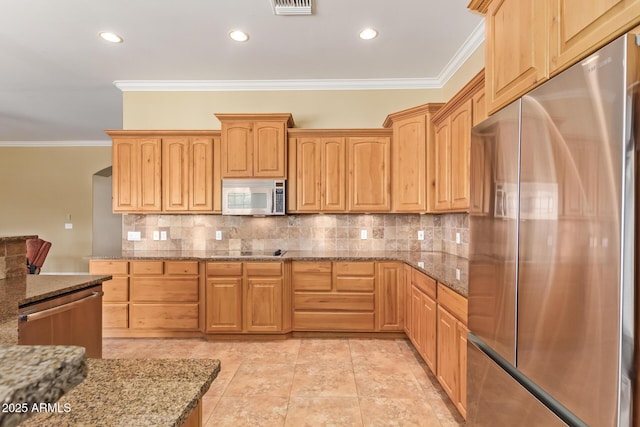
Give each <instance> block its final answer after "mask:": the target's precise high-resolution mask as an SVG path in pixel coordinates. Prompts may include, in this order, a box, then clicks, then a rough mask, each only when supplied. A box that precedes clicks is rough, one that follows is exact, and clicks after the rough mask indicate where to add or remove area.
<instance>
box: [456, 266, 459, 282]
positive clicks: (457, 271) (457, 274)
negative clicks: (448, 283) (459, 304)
mask: <svg viewBox="0 0 640 427" xmlns="http://www.w3.org/2000/svg"><path fill="white" fill-rule="evenodd" d="M456 280H460V269H459V268H456Z"/></svg>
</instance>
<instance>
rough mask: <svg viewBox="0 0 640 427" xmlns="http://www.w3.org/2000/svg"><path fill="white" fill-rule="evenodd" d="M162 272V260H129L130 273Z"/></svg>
mask: <svg viewBox="0 0 640 427" xmlns="http://www.w3.org/2000/svg"><path fill="white" fill-rule="evenodd" d="M163 272H164V262H163V261H131V274H134V275H148V274H162V273H163Z"/></svg>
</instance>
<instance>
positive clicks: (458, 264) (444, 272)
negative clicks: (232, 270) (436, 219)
mask: <svg viewBox="0 0 640 427" xmlns="http://www.w3.org/2000/svg"><path fill="white" fill-rule="evenodd" d="M272 253H273V252H272V251H259V252H255V253H252V254H251V255H247V254H246V252H241V251H224V250H216V251H179V250H167V251H163V250H157V251H122V252H121V253H118V254H114V255H113V256H99V257H91V258H92V259H134V260H136V259H137V260H145V259H156V260H159V259H171V260H193V261H207V260H210V261H290V260H294V261H376V260H377V261H380V260H387V261H403V262H406V263H407V264H409V265H411V266H412V267H414V268H416V269H418V270H420V271H422V272H423V273H425V274H427V275H429V276H431V277H433V278H434V279H436V280H437V281H439V282H440V283H442V284H443V285H445V286H447V287H449V288H450V289H453V290H454V291H456V292H457V293H459V294H460V295H462V296H464V297H467V296H468V280H469V260H468V259H466V258H461V257H458V256H456V255H451V254H448V253H445V252H417V251H369V250H366V251H348V250H347V251H321V250H318V251H286V252H285V253H284V255H282V256H273V255H272ZM456 270H459V276H460V278H459V279H458V278H457V275H456Z"/></svg>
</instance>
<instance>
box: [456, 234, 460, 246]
mask: <svg viewBox="0 0 640 427" xmlns="http://www.w3.org/2000/svg"><path fill="white" fill-rule="evenodd" d="M456 244H458V245H459V244H460V233H456Z"/></svg>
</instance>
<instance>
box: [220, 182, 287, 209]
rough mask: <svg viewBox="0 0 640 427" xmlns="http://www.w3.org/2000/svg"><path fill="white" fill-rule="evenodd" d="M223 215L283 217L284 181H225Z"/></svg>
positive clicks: (223, 184) (223, 187) (223, 186)
mask: <svg viewBox="0 0 640 427" xmlns="http://www.w3.org/2000/svg"><path fill="white" fill-rule="evenodd" d="M222 214H223V215H259V216H262V215H265V216H266V215H284V214H285V180H284V179H225V180H223V181H222Z"/></svg>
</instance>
